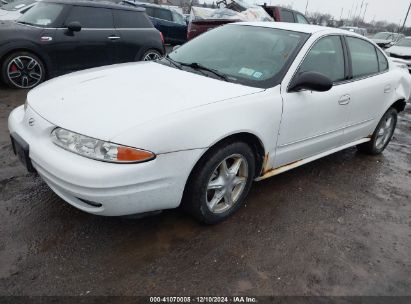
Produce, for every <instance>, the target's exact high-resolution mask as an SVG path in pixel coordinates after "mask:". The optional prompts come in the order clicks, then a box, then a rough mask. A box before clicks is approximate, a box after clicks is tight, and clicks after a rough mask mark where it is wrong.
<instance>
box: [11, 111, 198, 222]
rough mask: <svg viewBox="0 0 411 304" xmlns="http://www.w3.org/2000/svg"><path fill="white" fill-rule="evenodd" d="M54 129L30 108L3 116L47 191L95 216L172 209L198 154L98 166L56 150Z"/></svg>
mask: <svg viewBox="0 0 411 304" xmlns="http://www.w3.org/2000/svg"><path fill="white" fill-rule="evenodd" d="M29 120H31V125H29ZM33 120H34V124H33V123H32V122H33ZM54 128H56V126H55V125H53V124H51V123H49V122H48V121H47V120H45V119H43V118H42V117H41V116H40V115H38V114H37V113H36V112H35V111H34V110H33V109H31V108H30V107H28V108H27V110H26V111H25V110H24V108H23V106H21V107H18V108H16V109H15V110H14V111H13V112H12V113H11V114H10V117H9V130H10V132H15V133H17V134H18V135H19V136H21V137H22V138H23V139H24V140H25V141H26V142H27V143H28V144H29V146H30V150H29V151H30V152H29V156H30V159H31V161H32V163H33V167H34V168H35V169H36V171H37V172H38V173H39V175H40V176H41V177H42V179H43V180H44V181H45V182H46V183H47V184H48V185H49V187H50V188H51V189H52V190H53V191H54V192H55V193H56V194H57V195H59V196H60V197H61V198H62V199H64V200H65V201H66V202H68V203H69V204H71V205H73V206H74V207H76V208H78V209H81V210H83V211H85V212H88V213H93V214H98V215H105V216H121V215H130V214H137V213H144V212H149V211H156V210H162V209H170V208H175V207H177V206H178V205H179V204H180V201H181V198H182V195H183V191H184V187H185V183H186V181H187V178H188V176H189V174H190V172H191V169H192V168H193V167H194V164H195V163H196V162H197V160H198V159H199V158H200V156H201V155H202V153H203V150H201V149H199V150H190V151H181V152H175V153H167V154H160V155H158V156H157V158H156V159H155V160H152V161H149V162H146V163H140V164H113V163H107V162H101V161H96V160H92V159H88V158H85V157H82V156H80V155H76V154H74V153H72V152H68V151H66V150H64V149H61V148H60V147H57V146H56V145H55V144H53V143H52V142H51V140H50V133H51V131H52V130H53V129H54Z"/></svg>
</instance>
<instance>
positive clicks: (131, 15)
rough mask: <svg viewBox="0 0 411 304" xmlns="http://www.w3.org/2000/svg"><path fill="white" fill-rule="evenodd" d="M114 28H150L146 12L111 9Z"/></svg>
mask: <svg viewBox="0 0 411 304" xmlns="http://www.w3.org/2000/svg"><path fill="white" fill-rule="evenodd" d="M113 14H114V23H115V25H116V28H150V27H152V26H151V22H150V21H149V20H148V18H147V16H146V14H144V13H140V12H133V11H125V10H124V11H123V10H113Z"/></svg>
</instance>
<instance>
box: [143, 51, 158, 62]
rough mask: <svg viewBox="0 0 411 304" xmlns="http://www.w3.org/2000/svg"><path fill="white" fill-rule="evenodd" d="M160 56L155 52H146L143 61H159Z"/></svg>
mask: <svg viewBox="0 0 411 304" xmlns="http://www.w3.org/2000/svg"><path fill="white" fill-rule="evenodd" d="M160 58H161V56H160V54H159V53H157V52H148V53H146V54H145V55H144V58H143V61H152V60H158V59H160Z"/></svg>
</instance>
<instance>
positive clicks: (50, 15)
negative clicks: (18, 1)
mask: <svg viewBox="0 0 411 304" xmlns="http://www.w3.org/2000/svg"><path fill="white" fill-rule="evenodd" d="M63 8H64V6H63V5H61V4H56V3H46V2H40V3H39V4H37V5H36V6H34V7H33V8H31V9H30V10H29V11H28V12H27V13H25V14H24V15H23V16H21V17H20V18H19V19H18V20H17V22H20V23H24V24H29V25H36V26H41V27H46V26H50V25H52V24H54V22H56V19H57V18H58V17H59V16H60V13H61V11H62V10H63Z"/></svg>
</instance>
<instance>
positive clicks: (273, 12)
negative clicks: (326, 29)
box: [261, 3, 310, 24]
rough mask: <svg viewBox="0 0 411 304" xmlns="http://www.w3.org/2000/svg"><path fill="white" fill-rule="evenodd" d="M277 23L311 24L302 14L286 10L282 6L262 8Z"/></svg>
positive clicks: (263, 6) (265, 6) (264, 6)
mask: <svg viewBox="0 0 411 304" xmlns="http://www.w3.org/2000/svg"><path fill="white" fill-rule="evenodd" d="M261 7H262V8H263V9H264V10H265V11H266V12H267V13H268V14H269V15H270V16H271V17H273V18H274V20H275V21H276V22H288V23H303V24H310V22H308V20H307V18H306V17H305V16H304V15H303V14H302V13H300V12H297V11H294V10H291V9H288V8H284V7H281V6H267V5H266V4H265V3H264V5H262V6H261Z"/></svg>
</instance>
